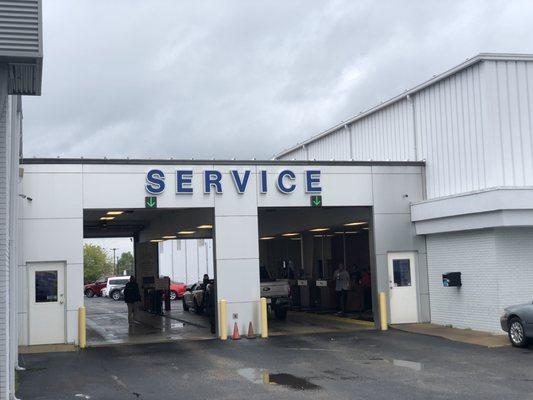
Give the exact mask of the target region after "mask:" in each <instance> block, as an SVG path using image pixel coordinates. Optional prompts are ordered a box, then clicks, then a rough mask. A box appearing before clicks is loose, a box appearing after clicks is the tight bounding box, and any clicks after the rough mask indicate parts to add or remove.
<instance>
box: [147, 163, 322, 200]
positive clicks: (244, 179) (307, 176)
mask: <svg viewBox="0 0 533 400" xmlns="http://www.w3.org/2000/svg"><path fill="white" fill-rule="evenodd" d="M251 175H252V171H251V170H244V171H240V172H239V171H237V170H231V171H230V176H231V180H232V185H231V186H232V188H231V189H232V190H235V191H236V192H237V193H239V194H243V193H245V192H246V190H247V188H248V183H249V181H250V177H251ZM258 175H259V176H258V178H259V182H258V184H259V191H260V193H262V194H266V193H268V191H269V190H271V187H275V190H277V191H279V192H280V193H283V194H291V193H293V192H294V191H295V190H296V188H297V186H298V185H303V186H304V188H305V192H306V193H309V194H315V195H316V194H320V193H322V188H321V186H320V170H308V171H305V173H304V179H303V182H298V181H297V178H296V174H295V173H294V172H293V171H291V170H289V169H285V170H282V171H280V172H279V173H277V174H276V176H275V177H274V178H273V179H271V177H270V178H269V176H268V173H267V171H265V170H262V171H259V174H258ZM168 179H169V177H168V176H166V175H165V173H164V172H163V171H162V170H160V169H151V170H150V171H148V172H147V174H146V185H145V189H146V191H147V192H148V193H149V194H150V195H158V194H161V193H163V192H164V191H165V189H166V187H167V184H168ZM171 179H172V180H173V182H172V184H173V186H174V188H175V192H176V194H185V195H188V194H193V185H192V183H193V179H195V178H194V174H193V171H192V170H176V172H175V173H174V174H173V176H172V178H171ZM201 179H202V183H203V185H202V186H203V193H204V194H210V193H212V192H214V193H217V194H222V193H224V190H227V188H226V187H224V186H223V184H222V173H221V172H220V171H217V170H205V171H203V172H202V175H201ZM271 181H272V182H271Z"/></svg>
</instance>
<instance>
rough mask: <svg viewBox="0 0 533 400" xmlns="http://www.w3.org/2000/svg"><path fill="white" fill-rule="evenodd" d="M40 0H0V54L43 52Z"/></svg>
mask: <svg viewBox="0 0 533 400" xmlns="http://www.w3.org/2000/svg"><path fill="white" fill-rule="evenodd" d="M40 8H41V4H40V0H17V1H6V0H0V55H1V56H21V55H29V54H33V55H34V56H39V55H40V54H41V41H40V37H41V31H40V30H41V29H40V28H41V26H40V22H39V15H40Z"/></svg>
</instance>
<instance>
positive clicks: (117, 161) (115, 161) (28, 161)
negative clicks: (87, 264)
mask: <svg viewBox="0 0 533 400" xmlns="http://www.w3.org/2000/svg"><path fill="white" fill-rule="evenodd" d="M20 164H21V165H22V166H23V165H42V164H48V165H51V164H59V165H67V164H76V165H80V164H92V165H98V164H100V165H121V164H122V165H354V166H356V165H362V166H424V165H425V162H424V161H385V160H375V161H369V160H359V161H358V160H213V159H206V160H201V159H198V160H197V159H194V160H191V159H168V158H165V159H152V158H137V159H135V158H83V157H81V158H53V157H50V158H46V157H43V158H23V159H22V160H21V163H20Z"/></svg>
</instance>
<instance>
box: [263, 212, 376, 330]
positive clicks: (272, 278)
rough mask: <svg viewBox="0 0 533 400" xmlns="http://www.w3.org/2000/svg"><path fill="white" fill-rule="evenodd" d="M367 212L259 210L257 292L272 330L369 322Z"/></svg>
mask: <svg viewBox="0 0 533 400" xmlns="http://www.w3.org/2000/svg"><path fill="white" fill-rule="evenodd" d="M370 217H371V209H370V208H365V207H331V208H326V207H312V208H300V207H291V208H262V209H260V210H259V236H260V240H259V250H260V271H261V275H260V278H261V296H263V297H266V298H267V302H268V303H269V305H270V310H271V312H272V316H273V317H274V318H273V321H272V327H273V331H274V332H275V331H276V330H278V331H285V330H289V331H294V332H301V331H321V329H320V328H323V330H342V329H350V328H349V327H350V326H354V325H356V323H359V322H361V324H362V325H366V326H370V325H372V324H371V322H372V321H373V320H374V314H373V301H372V297H373V290H372V287H373V286H372V285H373V279H372V271H373V269H374V268H373V265H374V260H373V259H372V258H371V257H370V254H371V252H370V246H371V237H372V235H371V232H372V231H371V229H372V227H371V224H370V220H371V218H370ZM365 321H366V323H365ZM343 322H346V323H343Z"/></svg>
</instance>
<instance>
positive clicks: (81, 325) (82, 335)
mask: <svg viewBox="0 0 533 400" xmlns="http://www.w3.org/2000/svg"><path fill="white" fill-rule="evenodd" d="M78 346H80V349H84V348H86V347H87V336H86V331H85V307H84V306H81V307H80V308H78Z"/></svg>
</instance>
